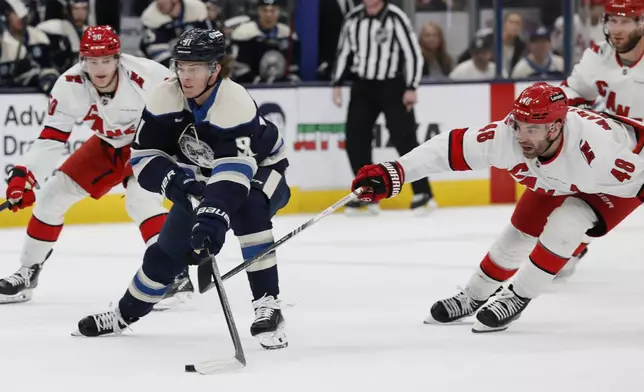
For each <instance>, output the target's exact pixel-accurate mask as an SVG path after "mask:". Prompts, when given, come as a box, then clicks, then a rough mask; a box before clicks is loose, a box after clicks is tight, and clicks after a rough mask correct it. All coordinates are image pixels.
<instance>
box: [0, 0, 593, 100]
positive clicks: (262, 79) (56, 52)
mask: <svg viewBox="0 0 644 392" xmlns="http://www.w3.org/2000/svg"><path fill="white" fill-rule="evenodd" d="M101 1H110V2H111V4H115V0H94V1H92V2H91V3H92V4H95V2H101ZM390 1H391V2H392V3H394V4H396V3H398V4H400V3H401V1H402V0H399V1H396V0H390ZM415 1H416V4H415V9H416V11H415V14H414V15H412V16H411V17H410V19H411V20H412V22H413V23H414V24H415V30H416V31H417V38H418V42H419V44H420V47H421V50H422V54H423V57H424V68H423V80H424V81H431V82H433V81H449V80H486V79H494V78H495V75H496V64H495V59H496V58H497V56H496V51H497V50H500V51H501V59H502V67H501V69H502V77H503V78H513V79H525V78H535V79H544V78H563V77H564V76H565V75H564V59H563V57H562V56H563V54H564V48H563V47H564V34H563V25H564V23H563V17H562V13H563V10H562V3H563V2H562V1H561V0H506V1H502V4H503V21H502V24H501V25H502V31H501V33H500V34H501V42H502V47H501V48H496V42H497V40H496V38H495V31H494V27H495V25H496V24H495V23H494V15H495V14H494V12H493V10H492V6H493V4H492V3H493V1H492V0H480V1H478V3H477V6H478V9H477V14H478V15H479V16H478V17H479V20H478V21H477V22H478V23H477V26H478V27H479V29H478V31H476V32H475V34H474V36H473V37H471V36H469V35H468V34H467V28H466V26H464V25H463V24H464V23H465V22H467V18H469V17H471V15H472V13H471V12H468V5H469V4H472V2H470V1H467V0H415ZM296 2H297V0H121V2H120V3H119V6H120V9H119V14H117V15H128V16H134V17H136V18H137V19H136V20H137V21H138V20H140V22H141V23H140V26H139V27H138V33H139V35H140V38H137V39H138V40H139V43H138V45H137V47H136V48H135V50H131V51H130V52H131V53H130V54H135V55H142V56H146V57H148V58H151V59H154V60H157V61H159V62H161V63H163V64H166V65H167V62H168V61H169V52H168V51H169V48H170V47H171V45H172V44H173V43H174V42H173V40H174V39H175V38H176V37H175V35H176V33H177V32H179V30H181V29H182V28H184V27H204V26H205V27H215V28H217V29H219V30H221V31H223V32H224V33H225V35H226V37H227V40H228V43H229V50H230V53H231V54H232V55H234V57H235V58H236V64H235V71H234V73H233V76H232V77H233V79H235V80H237V81H239V82H241V83H244V84H266V83H276V82H282V83H299V82H300V81H301V75H300V68H299V63H300V50H301V48H300V42H299V37H298V36H297V34H296V33H295V32H294V31H293V30H294V18H293V16H294V6H295V4H296ZM360 2H361V0H319V13H318V17H319V26H320V27H319V34H318V37H319V38H318V68H317V73H316V80H317V81H328V80H330V70H331V68H332V65H333V61H334V59H335V54H336V47H337V42H338V37H339V35H340V31H341V28H342V22H343V18H344V15H346V13H348V12H350V10H351V9H352V8H353V7H355V6H357V5H358V4H359V3H360ZM177 3H178V4H179V5H177ZM94 12H96V11H94ZM602 13H603V2H602V1H601V0H576V1H575V14H574V17H573V37H572V39H573V51H572V63H573V64H574V63H575V62H577V61H579V59H580V58H581V54H582V53H583V51H584V49H585V48H586V47H588V46H589V45H591V44H592V43H593V42H600V41H602V40H604V32H603V19H602ZM181 18H183V22H182V24H183V25H182V26H180V25H179V23H178V22H177V20H178V19H181ZM0 19H1V23H0V30H1V33H2V45H1V48H0V52H1V53H0V86H1V87H4V88H11V87H36V88H38V89H40V91H42V92H44V93H48V92H49V90H50V89H51V87H52V86H53V83H54V82H55V81H56V79H57V77H58V76H59V75H60V74H61V73H62V72H64V71H65V70H66V69H67V68H69V67H70V66H71V65H73V64H74V63H75V62H76V61H77V59H78V47H79V39H80V35H81V34H82V32H83V30H84V29H85V28H86V27H87V26H88V25H91V24H93V23H96V21H95V20H96V18H95V16H94V14H93V13H92V10H91V9H90V0H0ZM115 24H116V26H115V28H116V29H117V31H118V30H119V28H121V26H120V23H119V21H117V22H115ZM306 81H309V80H306Z"/></svg>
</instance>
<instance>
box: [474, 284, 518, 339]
mask: <svg viewBox="0 0 644 392" xmlns="http://www.w3.org/2000/svg"><path fill="white" fill-rule="evenodd" d="M529 303H530V298H523V297H519V296H518V295H516V293H515V292H514V287H513V285H510V286H509V287H508V288H507V289H505V290H503V291H501V292H500V293H499V294H497V295H496V300H495V301H494V302H492V303H490V304H489V305H487V306H485V307H483V308H482V309H481V310H480V311H479V312H478V313H477V314H476V320H477V321H476V323H474V326H473V327H472V332H475V333H482V332H497V331H504V330H506V329H508V327H509V326H510V323H512V322H513V321H514V320H516V319H518V318H519V317H520V316H521V312H523V310H524V309H525V308H526V307H527V306H528V304H529Z"/></svg>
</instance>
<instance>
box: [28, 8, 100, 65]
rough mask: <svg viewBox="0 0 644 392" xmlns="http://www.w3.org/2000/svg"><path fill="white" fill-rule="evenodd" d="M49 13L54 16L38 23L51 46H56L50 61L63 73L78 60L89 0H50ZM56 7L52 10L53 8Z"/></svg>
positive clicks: (85, 26)
mask: <svg viewBox="0 0 644 392" xmlns="http://www.w3.org/2000/svg"><path fill="white" fill-rule="evenodd" d="M49 7H50V8H49V10H48V11H49V15H50V16H53V17H54V18H52V19H48V20H46V21H44V22H42V23H39V24H38V26H36V27H38V28H39V29H40V30H42V31H44V32H45V33H46V34H47V38H49V41H50V42H51V47H52V48H58V50H57V51H56V53H55V54H54V55H53V56H52V63H53V65H54V67H55V68H56V69H57V70H58V72H60V73H63V72H65V71H66V70H67V69H68V68H69V67H71V66H72V65H73V64H75V63H76V61H77V60H78V52H79V49H80V37H81V36H82V35H83V31H85V29H86V28H87V24H86V21H87V15H88V14H89V0H69V1H67V0H63V1H62V2H59V1H56V2H50V4H49ZM56 7H57V8H58V9H57V10H54V8H56Z"/></svg>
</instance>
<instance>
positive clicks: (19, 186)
mask: <svg viewBox="0 0 644 392" xmlns="http://www.w3.org/2000/svg"><path fill="white" fill-rule="evenodd" d="M35 186H36V177H34V174H33V173H32V172H31V171H29V169H27V168H26V167H24V166H14V167H13V169H12V170H11V174H10V175H9V180H8V181H7V194H6V196H7V200H8V201H9V202H10V203H11V211H13V212H16V211H18V210H21V209H23V208H27V207H29V206H31V205H33V204H34V203H35V202H36V194H35V193H34V191H33V189H34V188H35Z"/></svg>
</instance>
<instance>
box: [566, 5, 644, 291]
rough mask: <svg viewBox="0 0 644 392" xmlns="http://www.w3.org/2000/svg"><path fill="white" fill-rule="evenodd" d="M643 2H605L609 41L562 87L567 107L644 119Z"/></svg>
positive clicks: (590, 52) (588, 54)
mask: <svg viewBox="0 0 644 392" xmlns="http://www.w3.org/2000/svg"><path fill="white" fill-rule="evenodd" d="M643 17H644V0H606V2H605V3H604V32H605V36H606V41H604V42H599V43H593V42H591V46H590V47H589V48H588V49H586V51H585V53H584V55H583V57H582V59H581V61H580V62H579V63H578V64H577V65H576V66H575V67H574V68H573V71H572V74H571V75H570V76H569V77H568V79H567V80H566V81H565V82H564V83H563V87H562V88H563V90H564V92H565V93H566V95H567V96H568V104H569V105H571V106H578V107H582V108H590V107H592V106H593V105H594V104H595V103H596V101H598V100H601V101H603V105H604V111H606V112H607V113H612V114H617V115H620V116H625V117H630V118H634V119H637V120H640V121H641V120H642V119H643V118H644V100H642V99H641V96H642V92H641V90H642V83H644V64H642V63H641V62H640V59H641V58H642V56H643V55H644V40H643V39H642V36H643V34H642V33H643V28H644V19H643ZM590 241H591V238H588V237H586V238H585V239H584V243H583V244H582V246H580V247H579V248H578V249H577V250H576V252H575V255H574V257H573V258H571V260H570V262H569V263H568V264H566V266H565V267H564V268H563V269H562V271H561V272H560V273H559V275H558V276H557V277H558V278H566V277H568V276H570V275H571V274H572V273H573V272H574V269H575V267H576V265H577V262H578V261H579V259H581V257H583V256H584V255H585V254H586V252H587V249H586V248H587V245H588V243H589V242H590Z"/></svg>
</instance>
